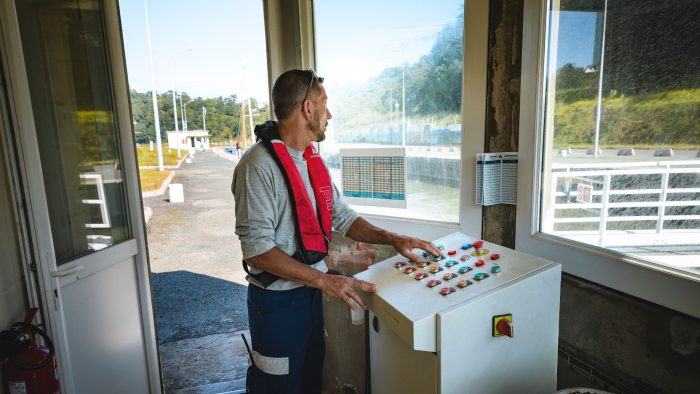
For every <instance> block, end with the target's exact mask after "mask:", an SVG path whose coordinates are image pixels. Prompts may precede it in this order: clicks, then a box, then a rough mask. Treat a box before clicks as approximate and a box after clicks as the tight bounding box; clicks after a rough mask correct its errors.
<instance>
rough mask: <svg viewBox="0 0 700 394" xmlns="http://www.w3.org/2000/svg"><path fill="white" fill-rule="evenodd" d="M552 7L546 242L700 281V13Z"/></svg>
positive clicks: (652, 4)
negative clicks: (563, 241) (603, 252)
mask: <svg viewBox="0 0 700 394" xmlns="http://www.w3.org/2000/svg"><path fill="white" fill-rule="evenodd" d="M552 4H558V5H559V6H558V8H553V9H551V10H550V12H549V21H550V29H549V42H550V47H549V53H548V73H547V76H548V79H547V87H546V109H545V111H546V112H545V130H544V135H545V152H546V157H545V160H544V163H543V166H544V174H545V177H544V183H543V185H542V187H543V190H542V196H543V200H542V201H541V223H540V225H541V231H543V232H545V233H549V234H553V235H557V236H561V237H564V238H568V239H571V240H574V241H578V242H583V243H586V244H589V245H593V246H596V247H600V248H606V249H608V250H613V251H616V252H619V253H621V254H626V255H632V256H635V257H638V258H642V259H645V260H648V261H650V262H653V263H657V264H661V265H664V266H668V267H674V268H677V269H679V270H684V271H687V272H690V273H694V274H700V258H698V257H700V159H699V157H700V152H699V151H698V149H699V148H700V127H698V125H699V124H700V110H699V109H700V22H699V18H698V16H699V15H700V3H698V2H697V1H689V0H685V1H672V2H660V1H654V0H634V1H633V0H626V1H609V2H608V1H605V0H596V1H591V0H589V1H560V2H553V3H552Z"/></svg>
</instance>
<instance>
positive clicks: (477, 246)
mask: <svg viewBox="0 0 700 394" xmlns="http://www.w3.org/2000/svg"><path fill="white" fill-rule="evenodd" d="M472 246H474V247H475V248H481V247H483V246H484V241H474V243H473V244H472Z"/></svg>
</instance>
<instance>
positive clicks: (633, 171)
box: [543, 160, 700, 246]
mask: <svg viewBox="0 0 700 394" xmlns="http://www.w3.org/2000/svg"><path fill="white" fill-rule="evenodd" d="M630 167H631V168H630ZM596 168H600V169H596ZM552 169H553V170H554V171H552V172H551V193H550V196H549V205H550V206H549V207H545V211H546V215H545V218H546V219H545V221H546V222H547V221H548V223H546V222H545V223H543V228H544V229H545V232H549V233H552V234H555V235H565V234H572V233H578V234H581V235H584V234H587V235H588V236H591V235H595V234H598V238H599V239H598V244H599V245H600V246H603V245H604V244H605V241H606V235H608V234H610V235H612V234H613V233H614V234H616V239H619V236H620V234H621V233H623V235H624V232H625V231H627V232H628V233H629V236H630V237H634V236H635V234H641V233H645V234H648V233H649V232H652V233H656V234H668V235H669V236H670V235H671V234H675V235H676V237H677V234H678V232H679V229H677V228H676V229H666V228H665V227H666V226H665V224H666V223H668V222H669V221H679V220H684V221H698V222H700V215H695V214H693V212H682V213H681V212H678V213H679V214H677V215H669V214H668V213H667V212H666V210H667V208H672V207H698V206H700V199H696V197H695V194H697V193H700V187H692V185H687V184H683V183H682V182H681V181H674V180H673V176H674V175H677V174H693V173H700V160H683V161H680V160H679V161H648V162H623V163H619V162H618V163H569V164H565V163H553V164H552ZM555 169H556V170H555ZM645 175H655V176H656V177H646V178H644V179H643V182H640V183H641V184H634V182H632V183H631V184H630V182H626V183H625V184H624V187H625V188H623V189H621V188H619V187H615V182H614V180H615V178H617V177H625V176H626V177H635V176H645ZM681 176H684V175H681ZM656 178H658V179H656ZM669 182H671V184H669ZM580 183H585V184H587V185H589V186H593V188H594V189H597V190H591V192H590V196H591V197H590V201H588V202H576V201H575V200H572V198H573V197H575V196H576V195H577V187H578V184H580ZM673 186H679V187H677V188H676V187H673ZM688 186H691V187H688ZM589 190H590V188H589ZM625 195H630V196H633V195H634V196H643V195H648V198H643V201H620V200H619V199H620V197H621V196H625ZM686 195H687V196H686ZM669 196H675V197H674V198H673V199H672V200H668V198H669ZM562 198H564V199H565V200H566V201H561V200H562ZM624 208H640V209H642V210H645V209H646V210H647V212H644V211H642V212H639V211H637V212H629V213H631V214H629V213H627V214H625V213H626V212H611V210H612V209H618V210H619V209H624ZM651 208H656V212H653V210H652V209H651ZM566 210H568V211H575V210H585V211H588V212H587V214H586V215H580V214H576V213H574V212H566ZM579 213H580V212H579ZM593 213H596V215H595V216H593V215H592V214H593ZM595 222H598V223H599V226H598V229H597V230H594V229H591V228H590V226H588V228H589V230H583V229H574V230H572V229H565V230H564V229H559V230H555V226H554V225H555V224H557V225H559V226H561V225H562V224H577V223H578V224H580V225H581V226H584V225H585V223H589V224H591V223H595ZM610 222H618V223H620V222H655V225H654V227H653V228H652V227H649V228H640V229H638V230H637V229H635V230H609V229H608V223H610ZM649 225H651V223H649ZM579 227H580V226H579ZM685 230H686V231H687V232H689V233H695V232H697V231H698V230H700V225H694V227H689V228H688V229H685ZM680 231H682V230H680ZM644 240H647V241H648V239H647V238H645V239H644ZM631 242H632V243H634V240H631ZM642 242H644V241H642V240H640V241H639V245H641V244H643V243H642Z"/></svg>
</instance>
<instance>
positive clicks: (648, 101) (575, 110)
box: [554, 89, 700, 146]
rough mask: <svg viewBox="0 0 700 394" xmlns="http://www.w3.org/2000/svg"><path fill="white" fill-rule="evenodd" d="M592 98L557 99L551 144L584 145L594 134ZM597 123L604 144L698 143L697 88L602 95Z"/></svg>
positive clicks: (699, 111) (699, 92) (699, 106)
mask: <svg viewBox="0 0 700 394" xmlns="http://www.w3.org/2000/svg"><path fill="white" fill-rule="evenodd" d="M596 104H597V101H596V100H578V101H574V102H571V103H564V102H562V101H557V104H556V107H555V110H554V115H555V117H554V144H555V145H556V146H566V145H576V144H586V143H591V142H592V141H593V138H594V135H595V120H596V114H595V108H596ZM603 106H604V109H605V110H604V113H603V114H602V117H601V124H600V143H601V144H604V145H652V146H655V145H671V144H678V143H683V144H689V145H700V89H689V90H676V91H668V92H661V93H653V94H645V95H640V96H633V97H618V98H606V99H604V100H603Z"/></svg>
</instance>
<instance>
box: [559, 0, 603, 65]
mask: <svg viewBox="0 0 700 394" xmlns="http://www.w3.org/2000/svg"><path fill="white" fill-rule="evenodd" d="M596 15H597V13H596V12H572V11H562V12H560V14H559V45H558V47H557V69H559V68H561V67H562V66H563V65H565V64H567V63H571V64H573V65H574V66H577V67H586V66H590V65H591V64H593V58H594V56H593V47H594V43H595V42H594V41H595V26H596Z"/></svg>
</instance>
